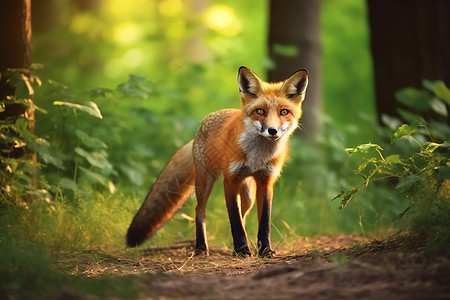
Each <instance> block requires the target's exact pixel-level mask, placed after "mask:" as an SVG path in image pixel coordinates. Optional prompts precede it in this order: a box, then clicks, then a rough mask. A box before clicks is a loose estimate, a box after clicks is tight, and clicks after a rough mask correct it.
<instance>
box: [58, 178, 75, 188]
mask: <svg viewBox="0 0 450 300" xmlns="http://www.w3.org/2000/svg"><path fill="white" fill-rule="evenodd" d="M59 186H60V187H61V188H62V189H64V190H71V191H76V190H78V186H77V184H76V183H75V182H73V180H72V179H69V178H67V177H64V178H62V179H61V181H60V182H59Z"/></svg>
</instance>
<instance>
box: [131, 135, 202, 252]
mask: <svg viewBox="0 0 450 300" xmlns="http://www.w3.org/2000/svg"><path fill="white" fill-rule="evenodd" d="M192 143H193V140H191V141H189V142H188V143H187V144H186V145H184V146H183V147H181V148H180V149H179V150H178V151H177V152H176V153H175V155H174V156H173V157H172V158H171V160H170V161H169V162H168V163H167V165H166V166H165V167H164V169H163V170H162V172H161V173H160V174H159V176H158V179H157V180H156V182H155V183H154V184H153V186H152V188H151V189H150V192H149V193H148V195H147V197H146V198H145V201H144V203H143V204H142V206H141V208H140V209H139V211H138V212H137V214H136V216H134V219H133V222H132V223H131V225H130V228H128V232H127V244H128V246H130V247H135V246H138V245H140V244H142V243H143V242H144V241H145V240H146V239H148V238H149V237H151V236H152V235H153V234H154V233H155V232H156V231H157V230H158V229H159V228H160V227H161V226H162V225H163V224H164V223H165V222H166V221H167V220H169V219H170V218H171V217H172V216H173V214H174V213H175V212H176V211H177V210H178V209H179V208H180V207H181V206H182V205H183V204H184V203H185V202H186V200H187V199H188V198H189V196H190V195H191V194H192V192H193V191H194V184H195V182H194V181H195V180H194V179H195V168H194V159H193V156H192Z"/></svg>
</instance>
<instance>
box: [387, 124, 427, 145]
mask: <svg viewBox="0 0 450 300" xmlns="http://www.w3.org/2000/svg"><path fill="white" fill-rule="evenodd" d="M420 126H422V123H421V122H419V121H414V122H412V123H411V125H408V124H403V125H402V126H400V127H399V128H398V129H397V131H396V132H394V135H393V137H392V141H396V140H398V139H399V138H401V137H403V136H411V135H412V134H413V133H416V132H417V130H419V127H420Z"/></svg>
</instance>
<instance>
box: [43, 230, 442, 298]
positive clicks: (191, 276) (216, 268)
mask: <svg viewBox="0 0 450 300" xmlns="http://www.w3.org/2000/svg"><path fill="white" fill-rule="evenodd" d="M192 251H193V249H192V245H191V244H190V243H187V244H186V243H185V244H183V243H181V244H177V245H174V246H170V247H153V248H148V249H145V250H143V251H142V256H141V257H139V258H134V259H130V258H118V257H116V256H114V257H112V256H108V255H106V254H102V253H96V254H95V257H96V260H95V261H93V260H92V257H93V253H85V254H83V255H77V256H75V257H73V256H70V257H69V256H68V257H64V256H63V257H62V258H61V260H60V265H61V267H62V268H67V267H68V266H71V267H70V268H71V270H68V269H67V271H69V272H71V273H72V274H74V275H80V276H86V277H96V276H99V275H107V276H123V277H128V278H131V280H133V281H136V280H139V281H140V282H141V284H140V286H139V292H138V298H139V299H319V300H320V299H357V298H360V299H450V252H449V251H446V252H440V253H435V252H434V253H433V252H429V251H425V248H424V241H423V239H421V238H419V237H410V236H407V235H398V236H396V237H392V238H389V239H387V240H378V239H365V238H362V237H359V236H353V235H340V236H334V237H318V238H315V239H310V240H304V241H302V242H300V243H299V244H298V245H294V246H293V245H290V250H285V251H283V250H277V254H276V256H275V257H274V258H271V259H259V258H255V257H250V258H240V259H239V258H234V257H232V256H231V252H230V251H225V250H220V249H214V248H213V249H212V250H211V253H210V255H209V256H203V257H201V256H200V257H199V256H193V255H192V253H193V252H192ZM44 299H52V300H53V299H54V300H56V299H58V300H59V299H76V300H79V299H80V300H81V299H120V298H118V297H117V298H116V297H107V298H101V297H99V296H92V295H86V294H81V293H77V292H74V291H70V290H67V289H63V290H61V291H59V292H57V293H53V294H51V295H47V297H44Z"/></svg>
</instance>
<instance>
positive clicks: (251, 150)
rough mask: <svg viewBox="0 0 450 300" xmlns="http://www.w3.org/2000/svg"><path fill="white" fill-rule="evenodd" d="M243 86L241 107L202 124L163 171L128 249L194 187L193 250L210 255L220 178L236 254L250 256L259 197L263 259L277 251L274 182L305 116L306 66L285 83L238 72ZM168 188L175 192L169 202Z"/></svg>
mask: <svg viewBox="0 0 450 300" xmlns="http://www.w3.org/2000/svg"><path fill="white" fill-rule="evenodd" d="M238 82H239V90H240V98H241V101H242V109H224V110H220V111H217V112H214V113H212V114H210V115H208V116H207V117H206V118H205V119H204V120H203V121H202V124H201V125H200V128H199V129H198V131H197V134H196V136H195V138H194V140H193V143H191V142H190V143H188V144H187V145H185V146H184V147H183V148H182V149H180V150H179V151H178V152H177V153H176V154H175V155H174V157H173V158H172V159H171V161H170V162H169V163H168V165H167V166H166V167H165V168H164V169H163V171H162V173H161V175H160V177H159V178H158V180H157V181H156V183H155V185H154V186H153V188H152V190H151V191H150V193H149V196H147V199H146V200H145V201H144V204H143V205H142V207H141V209H140V210H139V212H138V213H137V215H136V216H135V218H134V220H133V223H132V224H131V226H130V229H129V231H128V235H127V239H128V245H130V246H135V245H138V244H140V243H141V242H143V241H144V240H145V239H146V238H148V237H149V236H151V235H152V234H153V233H154V232H155V231H156V230H157V229H158V228H159V227H160V226H161V225H162V224H163V223H164V222H165V221H166V220H167V219H168V218H170V217H171V216H172V214H173V213H174V212H175V210H176V209H177V208H178V207H180V206H181V205H182V203H184V201H185V200H186V199H187V197H188V196H189V194H190V193H191V192H192V190H193V189H192V184H193V183H194V185H195V193H196V196H197V207H196V251H197V252H206V251H207V250H208V246H207V238H206V203H207V200H208V198H209V195H210V193H211V190H212V187H213V186H214V183H215V182H216V180H217V179H218V177H219V175H220V174H222V175H223V178H224V192H225V198H226V203H227V210H228V215H229V218H230V224H231V231H232V234H233V239H234V247H235V252H236V253H238V254H242V255H248V254H249V253H250V251H249V248H248V242H247V235H246V232H245V228H244V225H245V218H246V216H247V214H248V211H249V210H250V208H251V207H252V206H253V203H254V200H255V198H256V203H257V209H258V219H259V230H258V247H259V254H260V255H262V256H264V255H266V256H270V255H271V253H273V251H272V249H271V245H270V211H271V201H272V194H273V184H274V183H275V181H276V180H277V178H278V177H279V175H280V172H281V169H282V167H283V164H284V161H285V159H286V156H287V152H288V139H289V136H290V135H291V134H292V133H293V131H294V130H295V129H296V128H297V126H298V123H297V122H298V119H299V118H300V117H301V114H302V110H301V104H302V102H303V100H304V96H305V91H306V86H307V83H308V73H307V71H306V70H305V69H301V70H299V71H297V72H295V73H294V74H293V75H291V76H290V77H289V78H288V79H287V80H285V81H284V82H278V83H266V82H263V81H261V80H260V79H259V78H258V77H257V76H256V75H255V74H254V73H253V72H252V71H251V70H250V69H248V68H247V67H241V68H240V69H239V76H238ZM194 170H195V171H194ZM189 174H191V175H189ZM174 182H175V183H176V184H175V187H172V186H171V185H170V184H173V183H174ZM162 186H163V187H164V188H161V187H162ZM165 188H167V189H168V190H170V191H173V192H170V193H168V192H166V196H165V197H164V189H165ZM169 195H170V196H169ZM255 196H256V197H255ZM160 207H163V208H162V209H160Z"/></svg>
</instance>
